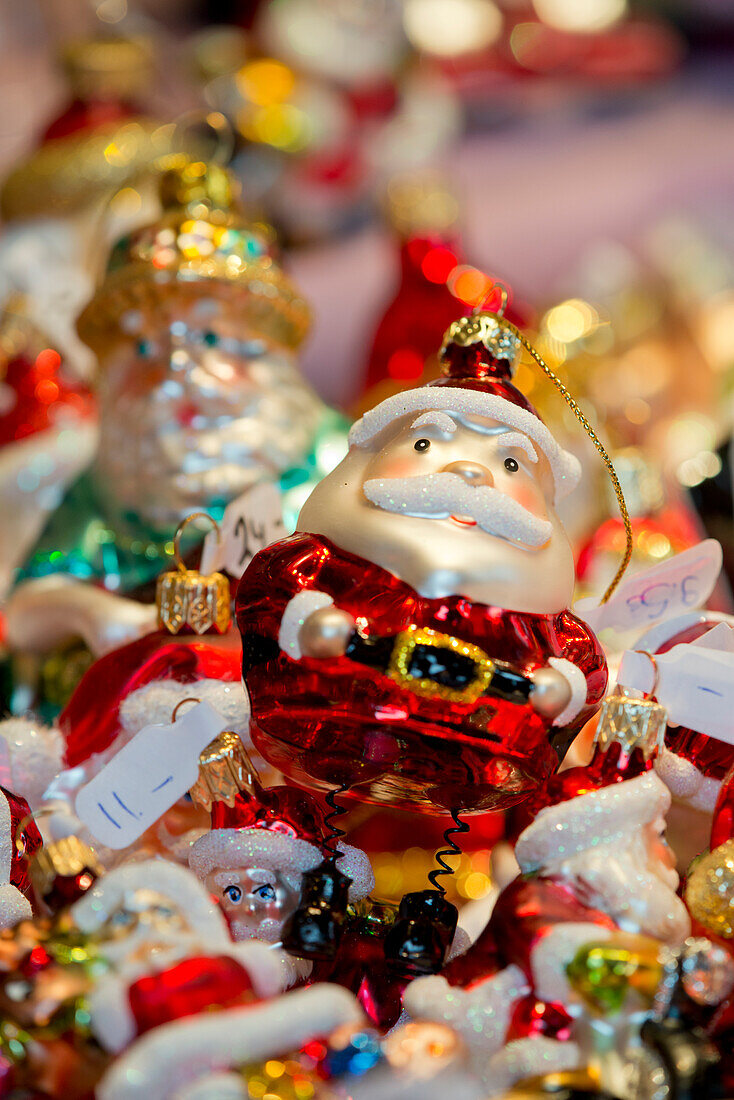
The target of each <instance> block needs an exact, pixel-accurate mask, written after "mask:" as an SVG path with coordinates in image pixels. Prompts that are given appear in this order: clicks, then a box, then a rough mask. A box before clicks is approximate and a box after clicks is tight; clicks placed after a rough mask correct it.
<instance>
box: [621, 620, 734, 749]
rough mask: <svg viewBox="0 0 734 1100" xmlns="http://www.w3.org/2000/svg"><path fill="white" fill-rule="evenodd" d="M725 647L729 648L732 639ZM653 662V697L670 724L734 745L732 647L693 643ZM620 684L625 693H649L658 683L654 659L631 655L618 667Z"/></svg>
mask: <svg viewBox="0 0 734 1100" xmlns="http://www.w3.org/2000/svg"><path fill="white" fill-rule="evenodd" d="M716 629H717V630H718V627H717V628H716ZM727 629H729V628H727ZM711 633H712V634H713V633H714V631H711ZM702 641H703V639H702ZM725 644H726V645H727V647H728V645H729V640H728V639H727V641H726V643H725ZM655 660H656V662H657V666H658V683H657V687H656V688H655V698H656V699H657V700H658V702H660V703H662V705H663V706H664V707H665V709H666V710H667V712H668V722H669V723H670V725H673V726H683V727H685V728H686V729H691V730H696V731H697V732H698V733H705V734H707V736H709V737H715V738H716V740H717V741H724V742H726V744H727V745H734V652H732V650H731V649H730V648H727V649H709V648H707V647H705V646H704V645H703V644H700V645H699V644H697V643H691V644H690V645H685V644H684V645H677V646H674V647H673V648H672V649H671V650H670V651H669V652H668V653H661V654H657V655H656V656H655ZM618 681H619V683H620V684H622V685H623V686H624V687H627V688H637V689H638V690H639V691H650V690H651V689H652V686H653V682H654V671H653V667H652V662H651V660H650V658H649V657H647V656H646V655H645V654H644V653H638V652H635V651H634V650H627V651H626V652H625V653H624V655H623V657H622V662H621V664H620V666H619V676H618Z"/></svg>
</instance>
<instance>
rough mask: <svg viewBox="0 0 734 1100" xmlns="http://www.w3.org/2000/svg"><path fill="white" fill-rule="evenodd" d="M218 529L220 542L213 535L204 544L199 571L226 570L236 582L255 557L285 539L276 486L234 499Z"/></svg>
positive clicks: (265, 484) (262, 487) (267, 485)
mask: <svg viewBox="0 0 734 1100" xmlns="http://www.w3.org/2000/svg"><path fill="white" fill-rule="evenodd" d="M219 528H220V532H221V535H220V537H219V538H217V533H216V531H212V532H211V533H210V534H208V535H207V537H206V538H205V540H204V547H203V550H202V555H201V571H202V573H214V572H215V571H216V570H218V569H226V570H227V572H228V573H229V574H230V576H232V577H235V578H237V579H238V580H239V578H240V577H241V576H242V574H243V573H244V571H245V569H247V566H248V565H249V564H250V562H251V561H252V559H253V558H254V557H255V554H257V553H258V552H259V551H260V550H263V549H264V548H265V547H266V546H269V545H270V543H271V542H277V541H278V539H282V538H283V536H284V535H285V526H284V524H283V501H282V497H281V493H280V490H279V489H278V487H277V485H273V484H272V483H271V482H263V483H262V484H260V485H255V486H254V488H252V489H248V490H247V492H246V493H243V494H242V495H241V496H239V497H237V499H236V500H233V501H232V502H231V504H229V505H228V506H227V509H226V511H225V513H224V515H223V516H222V522H221V523H220V525H219Z"/></svg>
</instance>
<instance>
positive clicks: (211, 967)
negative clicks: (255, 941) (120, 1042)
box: [128, 955, 257, 1035]
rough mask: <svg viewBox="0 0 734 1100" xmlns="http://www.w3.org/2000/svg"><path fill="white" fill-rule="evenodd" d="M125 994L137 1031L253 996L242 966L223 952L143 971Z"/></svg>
mask: <svg viewBox="0 0 734 1100" xmlns="http://www.w3.org/2000/svg"><path fill="white" fill-rule="evenodd" d="M128 997H129V1000H130V1009H131V1011H132V1014H133V1016H134V1017H135V1022H136V1024H137V1028H138V1034H139V1035H142V1034H143V1033H144V1032H146V1031H151V1030H152V1029H153V1028H155V1027H159V1026H160V1025H161V1024H166V1023H170V1022H171V1021H172V1020H180V1019H182V1018H183V1017H184V1016H194V1015H195V1014H196V1013H197V1012H206V1011H207V1010H210V1009H213V1008H226V1007H231V1006H233V1005H237V1004H250V1003H252V1002H254V1001H256V1000H257V997H256V996H255V994H254V992H253V989H252V982H251V981H250V977H249V975H248V973H247V971H246V970H245V968H244V967H243V966H241V965H240V963H238V962H237V961H236V959H232V958H229V956H226V955H217V956H212V957H203V958H191V959H184V960H183V961H182V962H180V963H177V964H176V965H175V966H173V967H171V968H170V969H169V970H164V971H162V972H161V973H158V974H149V975H146V976H145V977H143V978H139V979H138V980H137V981H136V982H133V984H132V985H131V986H130V988H129V990H128Z"/></svg>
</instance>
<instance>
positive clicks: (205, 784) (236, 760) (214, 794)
mask: <svg viewBox="0 0 734 1100" xmlns="http://www.w3.org/2000/svg"><path fill="white" fill-rule="evenodd" d="M259 786H260V784H259V781H258V778H257V772H256V770H255V766H254V764H253V763H252V761H251V760H250V757H249V756H248V754H247V750H246V749H245V746H244V745H243V744H242V740H241V738H240V736H239V734H236V733H234V732H233V731H232V730H224V731H223V732H222V733H220V734H219V735H218V736H217V737H215V738H214V740H213V741H210V742H209V744H208V745H207V747H206V748H205V749H204V751H203V752H202V753H201V754H200V756H199V775H198V778H197V780H196V783H195V784H194V786H193V787H191V789H190V790H189V794H190V795H191V798H192V800H193V801H194V802H195V803H196V805H197V806H203V807H204V809H205V810H211V808H212V803H214V802H224V803H226V804H227V806H230V807H232V806H234V804H235V800H236V798H237V795H238V794H239V793H240V791H246V792H247V793H249V794H255V793H257V791H258V790H259Z"/></svg>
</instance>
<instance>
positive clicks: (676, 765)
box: [655, 748, 721, 813]
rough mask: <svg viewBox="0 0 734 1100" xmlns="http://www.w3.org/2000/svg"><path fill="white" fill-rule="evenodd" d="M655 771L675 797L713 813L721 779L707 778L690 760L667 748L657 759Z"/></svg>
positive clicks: (695, 807) (697, 808)
mask: <svg viewBox="0 0 734 1100" xmlns="http://www.w3.org/2000/svg"><path fill="white" fill-rule="evenodd" d="M655 771H656V772H657V773H658V775H659V776H660V778H661V779H662V781H663V783H664V784H665V786H666V787H667V788H668V790H669V791H670V793H671V794H672V796H673V798H677V799H678V801H680V802H685V804H686V806H690V807H691V808H692V809H694V810H706V811H708V812H709V813H713V810H714V806H715V805H716V799H717V798H718V797H719V790H720V789H721V781H720V780H718V779H710V778H707V777H706V776H705V775H703V774H702V773H701V772H700V771H699V770H698V768H697V767H696V765H695V764H692V763H691V761H690V760H685V759H684V758H683V757H682V756H677V755H676V754H675V753H674V752H671V751H670V749H665V748H664V749H663V751H662V752H661V753H660V755H659V756H658V758H657V760H656V761H655Z"/></svg>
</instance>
